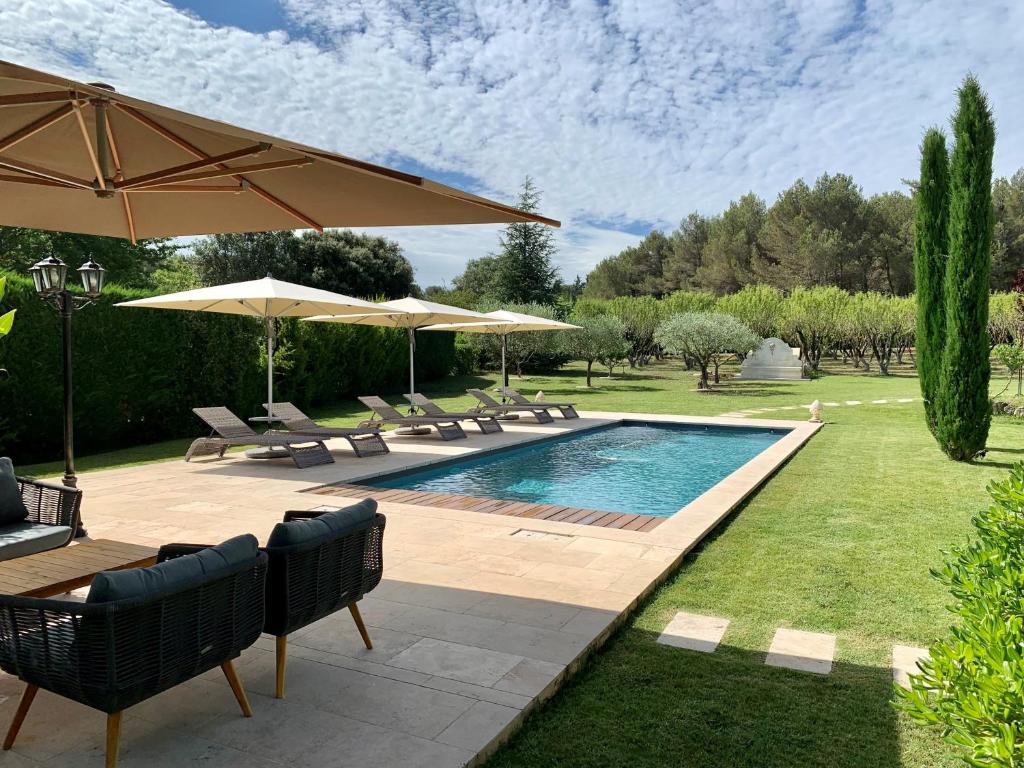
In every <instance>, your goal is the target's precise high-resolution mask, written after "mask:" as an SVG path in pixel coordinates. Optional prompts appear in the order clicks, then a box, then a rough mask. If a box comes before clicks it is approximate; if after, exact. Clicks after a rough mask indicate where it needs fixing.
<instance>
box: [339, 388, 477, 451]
mask: <svg viewBox="0 0 1024 768" xmlns="http://www.w3.org/2000/svg"><path fill="white" fill-rule="evenodd" d="M357 399H358V400H359V402H360V403H362V404H363V405H365V406H366V407H367V408H369V409H370V410H371V411H373V414H374V416H373V418H371V419H367V420H366V421H364V422H362V423H360V425H359V426H360V427H372V426H374V425H378V424H397V425H398V426H400V427H433V428H434V429H436V430H437V434H439V435H440V436H441V439H442V440H458V439H459V438H462V437H465V436H466V433H465V432H464V431H463V429H462V425H461V424H459V422H457V421H455V420H453V419H450V418H447V417H444V416H403V415H402V414H400V413H399V412H398V411H397V410H395V408H394V407H393V406H391V405H388V403H387V402H385V401H384V400H382V399H381V398H379V397H372V396H369V395H365V396H363V397H360V398H357Z"/></svg>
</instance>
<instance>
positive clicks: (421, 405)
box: [405, 392, 503, 434]
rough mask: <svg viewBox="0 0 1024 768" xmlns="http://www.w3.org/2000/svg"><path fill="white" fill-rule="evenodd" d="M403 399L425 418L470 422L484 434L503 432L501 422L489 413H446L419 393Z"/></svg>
mask: <svg viewBox="0 0 1024 768" xmlns="http://www.w3.org/2000/svg"><path fill="white" fill-rule="evenodd" d="M405 399H406V400H408V401H409V402H410V403H412V404H413V405H414V406H416V408H418V409H419V410H421V411H423V413H425V414H426V415H427V416H443V417H445V418H447V419H454V420H457V421H472V422H474V423H475V424H476V425H477V427H479V428H480V431H481V432H483V433H484V434H490V433H492V432H501V431H503V430H502V429H501V422H499V421H498V420H497V419H496V418H495V417H494V415H493V414H490V413H480V412H479V411H472V412H467V411H446V410H445V409H444V408H442V407H441V406H440V405H438V404H437V403H435V402H434V401H433V400H431V399H430V398H429V397H426V396H425V395H421V394H420V393H419V392H413V393H412V394H411V395H405Z"/></svg>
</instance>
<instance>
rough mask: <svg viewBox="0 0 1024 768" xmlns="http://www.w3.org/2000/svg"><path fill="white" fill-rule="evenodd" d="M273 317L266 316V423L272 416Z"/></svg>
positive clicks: (269, 421)
mask: <svg viewBox="0 0 1024 768" xmlns="http://www.w3.org/2000/svg"><path fill="white" fill-rule="evenodd" d="M275 330H276V329H275V328H274V318H272V317H268V318H267V423H268V424H270V423H271V419H273V418H274V337H275V335H276V333H275Z"/></svg>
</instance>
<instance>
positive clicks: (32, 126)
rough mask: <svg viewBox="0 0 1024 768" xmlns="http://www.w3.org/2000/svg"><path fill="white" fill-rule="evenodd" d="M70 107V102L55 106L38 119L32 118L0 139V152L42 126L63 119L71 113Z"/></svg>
mask: <svg viewBox="0 0 1024 768" xmlns="http://www.w3.org/2000/svg"><path fill="white" fill-rule="evenodd" d="M71 109H72V107H71V105H70V104H64V105H63V106H60V107H57V108H56V109H55V110H53V111H52V112H48V113H47V114H45V115H43V116H42V117H40V118H39V119H38V120H33V121H32V122H31V123H29V124H28V125H26V126H24V127H23V128H19V129H18V130H16V131H15V132H14V133H11V134H9V135H7V136H5V137H4V138H2V139H0V152H3V151H4V150H6V149H10V148H11V147H13V146H14V145H15V144H18V143H20V142H22V141H24V140H25V139H27V138H29V137H31V136H35V135H36V134H37V133H39V132H40V131H41V130H43V129H44V128H49V127H50V126H51V125H53V124H54V123H56V122H58V121H60V120H63V119H64V118H65V117H67V116H68V115H69V114H71Z"/></svg>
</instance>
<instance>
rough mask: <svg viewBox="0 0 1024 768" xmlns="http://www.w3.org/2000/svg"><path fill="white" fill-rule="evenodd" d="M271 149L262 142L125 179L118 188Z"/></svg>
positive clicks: (160, 179) (157, 180) (138, 184)
mask: <svg viewBox="0 0 1024 768" xmlns="http://www.w3.org/2000/svg"><path fill="white" fill-rule="evenodd" d="M268 149H270V144H267V143H266V142H260V143H259V144H253V145H252V146H251V147H245V148H244V149H236V150H235V151H234V152H225V153H224V154H222V155H214V156H212V157H206V158H201V159H199V160H195V161H193V162H191V163H182V164H181V165H175V166H171V167H170V168H164V169H162V170H159V171H153V173H147V174H145V175H143V176H136V177H135V178H132V179H125V180H124V181H122V182H121V183H120V184H119V185H118V186H120V187H121V188H124V187H136V186H141V185H143V184H149V183H152V182H164V181H168V180H171V178H170V177H172V176H178V175H179V174H182V173H185V172H186V171H197V170H199V169H200V168H205V167H207V166H209V165H218V164H220V163H226V162H227V161H228V160H237V159H238V158H240V157H250V156H252V155H258V154H260V153H261V152H266V151H267V150H268Z"/></svg>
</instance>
